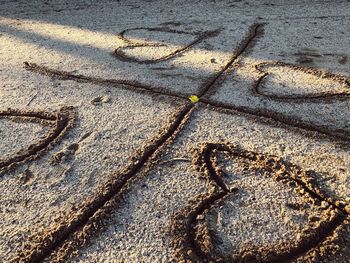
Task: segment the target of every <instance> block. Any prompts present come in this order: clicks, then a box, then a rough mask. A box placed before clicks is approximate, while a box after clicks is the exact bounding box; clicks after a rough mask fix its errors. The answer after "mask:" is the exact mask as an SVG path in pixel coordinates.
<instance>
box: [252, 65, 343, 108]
mask: <svg viewBox="0 0 350 263" xmlns="http://www.w3.org/2000/svg"><path fill="white" fill-rule="evenodd" d="M255 68H256V69H257V70H258V71H259V72H260V73H262V76H261V77H260V79H259V81H258V82H257V84H256V85H255V87H254V91H255V93H256V94H258V95H260V96H263V97H268V98H270V99H276V100H306V101H318V100H324V99H327V100H330V99H332V100H334V99H336V100H340V99H348V98H350V79H349V78H347V77H345V76H341V75H336V74H332V73H329V72H326V71H323V70H319V69H315V68H308V67H300V66H295V65H292V64H287V63H284V62H266V63H260V64H258V65H256V66H255Z"/></svg>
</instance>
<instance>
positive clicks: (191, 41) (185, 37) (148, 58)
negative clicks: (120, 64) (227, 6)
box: [113, 27, 219, 64]
mask: <svg viewBox="0 0 350 263" xmlns="http://www.w3.org/2000/svg"><path fill="white" fill-rule="evenodd" d="M132 33H133V34H134V35H132V36H126V35H131V34H132ZM218 33H219V30H214V31H205V32H187V31H182V30H174V29H170V28H168V27H154V28H148V27H138V28H130V29H126V30H124V31H122V32H121V33H119V35H118V37H119V38H120V39H122V40H123V41H124V42H125V43H127V44H128V45H126V46H121V47H118V48H117V49H116V50H115V51H114V53H113V54H114V56H115V57H116V58H118V59H120V60H122V61H128V62H136V63H140V64H152V63H158V62H161V61H165V60H168V59H171V58H173V57H175V56H177V55H179V54H181V53H183V52H185V51H187V50H188V49H190V48H191V47H193V46H194V45H196V44H198V43H200V42H201V41H203V40H204V39H206V38H209V37H213V36H215V35H217V34H218Z"/></svg>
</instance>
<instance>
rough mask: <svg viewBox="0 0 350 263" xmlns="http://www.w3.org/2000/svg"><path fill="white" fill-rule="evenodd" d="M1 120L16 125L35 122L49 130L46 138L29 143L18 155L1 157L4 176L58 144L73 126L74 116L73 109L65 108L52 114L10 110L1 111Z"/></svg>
mask: <svg viewBox="0 0 350 263" xmlns="http://www.w3.org/2000/svg"><path fill="white" fill-rule="evenodd" d="M0 119H3V120H4V121H6V122H7V121H8V122H10V123H14V122H16V125H20V124H21V123H30V122H32V123H33V122H34V123H39V124H41V125H43V126H45V127H48V128H49V131H48V132H47V134H46V136H45V137H44V138H39V139H38V140H37V141H34V142H28V143H27V144H29V146H28V147H26V148H23V149H20V150H19V151H17V152H16V153H12V154H11V155H5V157H2V156H0V174H3V173H4V172H5V171H8V170H9V169H10V168H13V167H15V166H16V165H19V164H21V163H23V162H26V161H30V160H34V159H36V158H37V157H38V156H40V155H41V154H43V153H45V152H46V151H48V150H49V149H50V148H51V147H52V146H53V145H54V144H56V143H58V142H59V141H60V140H61V139H62V137H63V136H64V134H65V133H66V132H67V131H68V129H69V128H70V127H71V126H72V125H73V122H74V114H73V111H72V108H69V107H64V108H62V109H60V110H59V111H58V112H52V113H49V112H43V111H24V110H13V109H8V110H5V111H0ZM17 130H18V128H17ZM24 132H26V131H24ZM4 139H5V138H4ZM24 144H25V143H24Z"/></svg>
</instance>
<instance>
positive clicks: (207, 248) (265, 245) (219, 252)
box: [173, 143, 345, 262]
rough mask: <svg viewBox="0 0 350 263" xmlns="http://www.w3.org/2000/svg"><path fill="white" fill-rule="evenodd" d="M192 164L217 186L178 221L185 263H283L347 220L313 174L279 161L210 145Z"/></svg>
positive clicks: (177, 238) (175, 221) (192, 202)
mask: <svg viewBox="0 0 350 263" xmlns="http://www.w3.org/2000/svg"><path fill="white" fill-rule="evenodd" d="M193 163H194V164H195V165H196V166H197V168H196V169H197V170H198V171H199V172H200V174H201V176H202V177H206V178H208V182H209V183H211V184H212V185H213V187H212V191H210V192H209V193H208V194H207V195H202V196H197V197H196V198H194V199H193V200H190V205H189V206H188V207H186V208H185V209H183V211H181V212H180V213H178V214H177V215H175V216H174V219H173V233H175V242H174V244H175V249H176V251H178V252H179V253H182V258H183V259H184V260H185V261H186V260H194V261H196V260H199V261H200V262H283V261H285V260H288V259H292V258H296V257H299V256H301V255H305V254H307V253H308V252H310V251H311V250H312V249H314V247H316V246H317V245H319V244H320V243H321V242H322V241H324V240H325V239H326V238H328V237H329V236H331V235H332V233H333V231H334V229H336V228H337V227H338V226H339V225H341V224H342V222H343V220H344V218H345V216H344V214H343V213H342V212H341V211H340V210H338V208H336V207H335V206H334V205H333V204H332V203H330V202H328V201H327V200H326V199H325V198H323V196H322V193H321V192H320V191H319V190H318V189H317V187H315V186H314V185H313V180H312V177H311V176H310V172H308V171H303V170H302V169H301V168H299V167H298V166H296V165H293V164H290V163H288V162H285V161H283V160H282V159H281V158H278V157H275V156H269V155H265V154H259V153H255V152H251V151H247V150H243V149H240V148H239V147H237V146H234V145H230V144H213V143H206V144H203V145H202V147H201V149H200V150H198V151H197V152H196V154H195V159H194V162H193ZM174 229H175V230H174ZM186 251H187V252H186ZM188 251H191V253H189V252H188ZM179 256H180V257H181V255H179Z"/></svg>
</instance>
